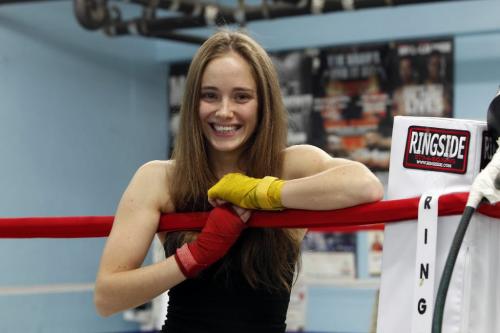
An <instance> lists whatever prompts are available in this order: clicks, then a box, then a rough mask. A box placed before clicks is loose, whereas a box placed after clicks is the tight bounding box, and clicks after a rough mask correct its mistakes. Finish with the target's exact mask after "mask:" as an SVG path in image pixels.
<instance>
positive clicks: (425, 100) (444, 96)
mask: <svg viewBox="0 0 500 333" xmlns="http://www.w3.org/2000/svg"><path fill="white" fill-rule="evenodd" d="M270 56H271V59H272V61H273V63H274V65H275V67H276V70H277V72H278V76H279V80H280V87H281V91H282V94H283V101H284V104H285V106H286V109H287V112H288V119H289V129H288V144H289V145H293V144H301V143H308V144H312V145H315V146H317V147H320V148H322V149H324V150H325V151H327V152H328V153H329V154H331V155H332V156H335V157H344V158H348V159H350V160H355V161H359V162H361V163H363V164H365V165H366V166H368V167H369V168H370V169H371V170H372V171H374V172H383V173H384V172H386V171H388V170H389V155H390V149H391V135H392V125H393V119H394V116H397V115H407V116H426V117H429V116H430V117H453V40H452V39H451V38H438V39H419V40H407V41H391V42H384V43H376V44H359V45H349V46H338V47H324V48H316V49H301V50H291V51H283V52H275V53H271V54H270ZM188 68H189V61H186V62H179V63H174V64H172V65H171V67H170V76H169V80H168V82H169V84H168V86H169V88H168V89H169V91H168V95H169V111H170V132H171V145H172V144H173V141H174V138H175V134H176V132H177V127H178V111H179V107H180V103H181V98H182V94H183V92H184V83H185V79H186V73H187V70H188Z"/></svg>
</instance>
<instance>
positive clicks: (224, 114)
mask: <svg viewBox="0 0 500 333" xmlns="http://www.w3.org/2000/svg"><path fill="white" fill-rule="evenodd" d="M215 115H216V116H217V117H221V118H230V117H232V116H233V105H232V103H231V102H230V101H229V100H227V99H223V100H222V102H221V103H220V107H219V108H218V109H217V111H216V113H215Z"/></svg>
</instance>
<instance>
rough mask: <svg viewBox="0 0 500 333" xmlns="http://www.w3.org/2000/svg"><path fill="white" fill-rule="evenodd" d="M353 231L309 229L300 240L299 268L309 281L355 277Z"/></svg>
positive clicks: (320, 282) (332, 280)
mask: <svg viewBox="0 0 500 333" xmlns="http://www.w3.org/2000/svg"><path fill="white" fill-rule="evenodd" d="M356 240H357V237H356V234H355V233H341V232H314V231H310V232H308V233H307V234H306V236H305V237H304V240H303V241H302V272H301V274H302V275H303V277H304V281H305V282H306V283H308V284H310V283H319V284H331V283H335V281H338V280H339V279H341V280H344V279H354V278H356Z"/></svg>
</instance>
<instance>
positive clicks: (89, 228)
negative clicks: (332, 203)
mask: <svg viewBox="0 0 500 333" xmlns="http://www.w3.org/2000/svg"><path fill="white" fill-rule="evenodd" d="M467 197H468V193H466V192H463V193H451V194H446V195H442V196H440V197H439V216H448V215H461V214H462V213H463V210H464V207H465V203H466V201H467ZM419 199H420V198H419V197H416V198H408V199H399V200H385V201H379V202H376V203H370V204H364V205H359V206H355V207H350V208H343V209H337V210H328V211H311V210H298V209H288V210H284V211H282V212H270V211H256V212H254V213H253V214H252V217H251V219H250V221H249V222H248V223H249V226H250V227H268V228H308V229H310V230H313V231H327V232H328V231H329V232H333V231H344V232H350V231H359V230H367V229H368V230H370V229H383V225H384V224H385V223H391V222H400V221H404V220H413V219H416V218H417V215H418V203H419ZM478 211H479V212H480V213H482V214H484V215H487V216H490V217H495V218H500V204H497V205H482V206H481V207H480V208H479V210H478ZM207 214H208V213H207V212H194V213H171V214H164V215H162V216H161V218H160V225H159V227H158V231H178V230H199V229H201V228H202V227H203V225H204V224H205V220H206V218H207ZM113 218H114V217H113V216H75V217H20V218H0V238H85V237H106V236H108V235H109V232H110V231H111V226H112V224H113Z"/></svg>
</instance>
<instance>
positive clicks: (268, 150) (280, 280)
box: [167, 30, 299, 290]
mask: <svg viewBox="0 0 500 333" xmlns="http://www.w3.org/2000/svg"><path fill="white" fill-rule="evenodd" d="M228 52H236V53H237V54H239V55H240V56H241V57H243V58H244V59H245V60H246V61H247V62H248V64H249V66H250V68H251V70H252V74H253V77H254V80H255V82H256V86H257V96H258V106H259V110H258V121H257V127H256V129H255V131H254V133H253V134H252V137H251V138H250V139H249V140H248V142H247V144H246V146H245V150H244V152H243V153H242V154H241V157H243V156H244V157H245V160H244V161H240V162H241V163H244V170H246V174H247V175H248V176H252V177H259V178H261V177H264V176H268V175H272V176H277V177H279V176H280V174H281V171H282V164H283V156H282V152H283V149H285V147H286V136H287V118H286V110H285V107H284V105H283V100H282V96H281V92H280V87H279V81H278V76H277V73H276V70H275V68H274V66H273V64H272V61H271V59H270V58H269V56H268V55H267V53H266V51H265V50H264V49H263V48H262V47H261V46H260V45H259V44H258V43H256V42H255V41H254V40H253V39H252V38H250V37H249V36H248V35H246V34H244V33H241V32H233V31H227V30H224V31H219V32H217V33H215V34H214V35H212V36H211V37H210V38H209V39H208V40H207V41H206V42H205V43H204V44H203V45H202V46H201V47H200V49H199V50H198V52H197V53H196V55H195V56H194V58H193V60H192V62H191V65H190V67H189V71H188V74H187V78H186V88H185V92H184V97H183V101H182V105H181V110H180V126H179V132H178V136H177V138H176V142H175V147H174V152H173V156H172V157H173V160H174V161H175V167H174V172H173V175H172V177H171V183H170V193H171V196H172V200H173V203H174V205H175V207H176V210H177V211H195V210H207V209H208V202H207V199H206V198H207V190H208V189H209V188H210V187H211V186H212V185H213V184H215V183H216V182H217V178H216V176H215V175H214V173H213V171H212V170H211V168H210V165H209V159H208V155H207V147H206V145H207V143H206V140H205V138H204V135H203V132H202V130H201V121H200V119H199V116H198V112H199V111H198V110H199V103H200V90H201V79H202V75H203V72H204V70H205V68H206V66H207V64H208V63H209V62H210V61H212V60H213V59H215V58H218V57H221V56H223V55H225V54H227V53H228ZM185 236H186V234H183V236H176V237H174V239H171V238H172V237H168V238H167V242H170V241H173V242H174V243H176V244H177V245H178V244H179V241H180V240H181V239H182V240H181V242H182V241H184V240H185V238H186V237H185ZM235 248H238V253H237V254H234V255H237V256H239V258H240V260H239V261H240V262H241V269H242V272H243V275H244V276H245V278H246V279H247V281H248V283H249V284H250V285H251V286H252V287H254V288H255V287H265V288H267V289H287V290H289V289H290V282H291V278H290V277H291V276H293V271H294V267H295V264H296V262H297V259H298V255H299V242H298V240H297V237H296V235H295V232H294V231H292V230H287V229H255V228H249V229H247V230H245V232H244V234H243V235H242V236H241V237H240V239H239V240H238V246H236V247H235ZM226 261H227V260H226Z"/></svg>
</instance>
